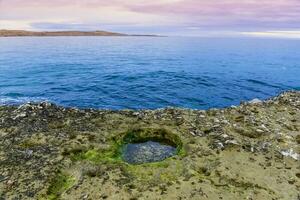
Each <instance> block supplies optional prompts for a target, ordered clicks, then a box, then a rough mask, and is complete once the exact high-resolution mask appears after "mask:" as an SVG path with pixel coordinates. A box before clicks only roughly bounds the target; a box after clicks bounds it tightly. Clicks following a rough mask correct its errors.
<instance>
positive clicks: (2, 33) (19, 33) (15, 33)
mask: <svg viewBox="0 0 300 200" xmlns="http://www.w3.org/2000/svg"><path fill="white" fill-rule="evenodd" d="M27 36H34V37H48V36H50V37H57V36H147V37H159V36H158V35H130V34H124V33H115V32H108V31H41V32H38V31H26V30H0V37H27Z"/></svg>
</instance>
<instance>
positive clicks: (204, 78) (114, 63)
mask: <svg viewBox="0 0 300 200" xmlns="http://www.w3.org/2000/svg"><path fill="white" fill-rule="evenodd" d="M292 89H296V90H299V89H300V40H292V39H262V38H256V39H255V38H193V37H43V38H35V37H26V38H25V37H23V38H22V37H19V38H0V104H19V103H23V102H27V101H42V100H48V101H51V102H55V103H57V104H59V105H64V106H75V107H81V108H105V109H125V108H129V109H145V108H151V109H154V108H161V107H166V106H176V107H185V108H193V109H208V108H213V107H216V108H219V107H226V106H230V105H237V104H239V103H240V101H247V100H251V99H253V98H260V99H266V98H269V97H271V96H273V95H277V94H278V93H280V92H281V91H285V90H292Z"/></svg>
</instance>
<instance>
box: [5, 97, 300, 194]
mask: <svg viewBox="0 0 300 200" xmlns="http://www.w3.org/2000/svg"><path fill="white" fill-rule="evenodd" d="M145 138H158V139H161V140H168V141H170V142H172V143H174V144H175V145H176V147H177V148H178V150H179V151H178V154H177V155H175V156H173V157H171V158H168V159H166V160H163V161H161V162H155V163H145V164H139V165H131V164H128V163H126V162H124V161H123V160H122V159H121V158H120V155H119V154H120V146H122V144H123V143H125V142H126V141H127V140H139V139H141V140H143V139H145ZM0 144H1V145H0V199H3V200H4V199H5V200H6V199H14V200H17V199H20V200H21V199H22V200H23V199H172V200H173V199H197V200H199V199H210V200H214V199H224V200H227V199H230V200H234V199H236V200H240V199H248V200H250V199H252V200H256V199H259V200H261V199H270V200H277V199H278V200H279V199H280V200H281V199H286V200H299V199H300V92H286V93H282V94H280V95H279V96H278V97H274V98H272V99H269V100H267V101H263V102H261V101H259V100H254V101H251V102H246V103H242V104H241V105H240V106H232V107H230V108H226V109H211V110H207V111H201V110H188V109H178V108H166V109H158V110H140V111H133V110H122V111H111V110H93V109H85V110H80V109H76V108H64V107H60V106H57V105H54V104H51V103H47V102H43V103H28V104H24V105H21V106H0Z"/></svg>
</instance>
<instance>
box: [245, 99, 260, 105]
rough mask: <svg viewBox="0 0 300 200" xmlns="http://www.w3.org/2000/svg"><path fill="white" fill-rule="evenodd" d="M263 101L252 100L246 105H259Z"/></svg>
mask: <svg viewBox="0 0 300 200" xmlns="http://www.w3.org/2000/svg"><path fill="white" fill-rule="evenodd" d="M262 102H263V101H261V100H260V99H253V100H251V101H249V102H248V103H249V104H260V103H262Z"/></svg>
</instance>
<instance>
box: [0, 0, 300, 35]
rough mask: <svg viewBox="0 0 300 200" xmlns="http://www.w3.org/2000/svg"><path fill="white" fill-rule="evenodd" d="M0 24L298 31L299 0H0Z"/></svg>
mask: <svg viewBox="0 0 300 200" xmlns="http://www.w3.org/2000/svg"><path fill="white" fill-rule="evenodd" d="M0 29H26V30H109V31H118V32H125V33H153V34H166V35H235V34H242V35H250V36H275V37H276V36H279V37H280V36H291V37H300V0H151V1H150V0H126V1H125V0H0Z"/></svg>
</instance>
